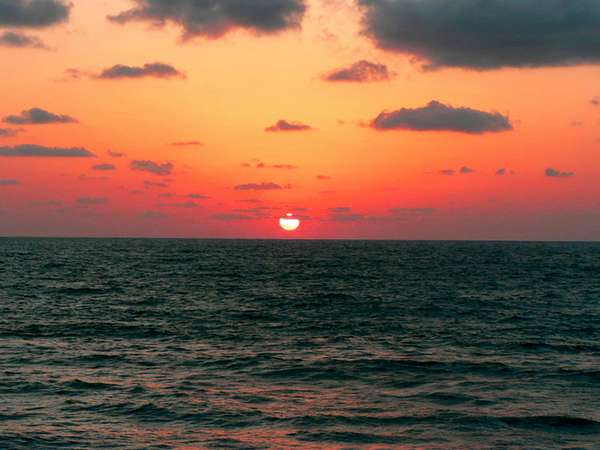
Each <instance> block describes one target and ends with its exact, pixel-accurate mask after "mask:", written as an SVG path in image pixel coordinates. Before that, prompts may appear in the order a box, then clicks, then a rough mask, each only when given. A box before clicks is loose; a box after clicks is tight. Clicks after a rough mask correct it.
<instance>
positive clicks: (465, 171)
mask: <svg viewBox="0 0 600 450" xmlns="http://www.w3.org/2000/svg"><path fill="white" fill-rule="evenodd" d="M458 173H461V174H463V175H468V174H470V173H475V169H471V168H470V167H466V166H463V167H461V168H460V169H458Z"/></svg>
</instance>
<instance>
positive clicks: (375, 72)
mask: <svg viewBox="0 0 600 450" xmlns="http://www.w3.org/2000/svg"><path fill="white" fill-rule="evenodd" d="M392 76H393V74H392V73H391V72H390V71H389V70H388V68H387V66H386V65H385V64H377V63H372V62H369V61H366V60H362V61H358V62H355V63H354V64H352V65H351V66H348V67H342V68H339V69H335V70H333V71H331V72H329V73H328V74H326V75H324V76H323V77H322V79H323V81H329V82H354V83H369V82H374V81H387V80H390V79H391V78H392Z"/></svg>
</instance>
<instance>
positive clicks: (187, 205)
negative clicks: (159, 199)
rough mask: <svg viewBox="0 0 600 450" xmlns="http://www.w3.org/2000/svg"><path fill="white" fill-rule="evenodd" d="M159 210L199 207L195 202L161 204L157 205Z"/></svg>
mask: <svg viewBox="0 0 600 450" xmlns="http://www.w3.org/2000/svg"><path fill="white" fill-rule="evenodd" d="M158 206H159V207H161V208H186V209H189V208H197V207H198V206H199V205H198V203H196V202H191V201H190V202H183V203H161V204H160V205H158Z"/></svg>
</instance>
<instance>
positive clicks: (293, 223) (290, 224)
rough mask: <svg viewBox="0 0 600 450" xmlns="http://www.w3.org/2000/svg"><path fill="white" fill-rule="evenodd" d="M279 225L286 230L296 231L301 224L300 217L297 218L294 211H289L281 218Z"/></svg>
mask: <svg viewBox="0 0 600 450" xmlns="http://www.w3.org/2000/svg"><path fill="white" fill-rule="evenodd" d="M279 226H280V227H281V228H283V229H284V230H285V231H295V230H297V229H298V227H299V226H300V219H296V218H295V217H294V215H293V214H292V213H287V214H286V215H285V216H284V217H282V218H281V219H279Z"/></svg>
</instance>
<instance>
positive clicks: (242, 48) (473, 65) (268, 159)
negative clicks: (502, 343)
mask: <svg viewBox="0 0 600 450" xmlns="http://www.w3.org/2000/svg"><path fill="white" fill-rule="evenodd" d="M43 3H44V2H40V1H39V0H28V1H26V0H10V1H8V3H7V4H9V6H11V8H12V9H10V8H9V9H8V10H6V11H2V9H1V7H0V58H1V59H2V61H3V62H2V70H1V72H0V77H1V78H0V79H1V83H0V98H1V99H2V102H0V118H1V119H3V122H2V123H0V164H1V166H0V234H1V235H6V236H14V235H18V236H173V237H178V236H181V237H265V238H271V237H274V238H283V237H293V238H377V239H532V240H538V239H539V240H546V239H552V240H588V239H589V240H596V239H600V195H599V194H600V165H599V162H600V156H599V154H598V150H599V148H600V141H599V139H600V101H596V100H595V99H596V98H597V97H596V96H597V95H600V88H599V86H598V79H599V75H600V68H599V67H598V65H597V64H598V63H599V62H600V32H598V31H594V32H589V33H587V34H586V36H587V37H586V39H587V40H588V41H590V42H591V43H590V45H589V46H588V47H589V48H588V47H586V45H582V44H581V43H580V42H579V41H577V36H579V32H581V33H582V34H583V33H584V32H587V29H586V28H585V27H587V26H592V25H593V27H594V30H599V29H600V12H599V11H598V8H595V7H594V6H593V5H594V3H593V2H592V3H590V2H588V1H584V0H573V1H572V2H571V3H569V4H567V3H564V2H556V1H554V0H550V1H549V2H548V3H549V4H552V5H553V9H552V10H551V12H549V11H546V10H545V7H539V3H536V2H533V1H532V0H524V2H523V5H522V8H521V9H518V10H515V9H514V8H512V9H511V8H510V4H511V3H514V2H509V1H508V0H506V1H504V2H503V1H499V2H496V3H497V5H496V7H495V8H496V9H499V10H493V11H489V10H486V8H487V6H486V5H489V3H486V2H483V1H481V0H460V1H458V2H457V3H455V6H456V5H458V7H456V8H452V7H451V4H450V3H449V2H448V1H447V0H442V1H438V2H437V3H436V2H434V1H433V0H424V1H422V2H417V0H372V1H370V2H367V1H366V0H363V1H360V0H359V1H354V0H307V1H303V0H273V1H266V0H257V1H256V2H254V3H253V2H248V5H246V6H243V7H240V6H239V2H233V1H232V0H207V1H206V2H204V1H203V2H200V1H195V0H176V1H172V2H165V1H162V0H133V1H130V0H93V1H89V0H85V1H83V0H74V1H73V2H72V5H71V6H69V5H68V3H67V2H66V1H62V0H51V1H50V2H49V4H50V6H52V8H50V9H48V8H49V7H48V2H46V3H45V5H46V6H44V5H43ZM205 4H209V5H210V8H206V7H204V6H202V5H205ZM236 4H238V6H236ZM503 4H505V5H506V6H505V7H504V6H502V5H503ZM552 5H551V6H552ZM0 6H1V5H0ZM259 6H261V7H259ZM43 8H46V9H43ZM503 8H505V9H503ZM561 8H562V9H561ZM570 8H579V9H578V10H577V11H579V12H581V11H584V12H586V15H585V17H587V21H586V20H583V19H582V20H581V23H580V22H578V21H577V17H580V16H574V15H572V13H573V11H571V9H570ZM586 8H589V11H587V10H586ZM450 9H451V12H452V14H450V12H449V11H450ZM469 11H470V12H471V13H469ZM3 14H4V17H2V15H3ZM549 14H554V15H555V16H552V18H553V19H555V20H554V21H550V22H551V25H547V22H548V21H544V20H542V19H543V18H544V17H548V15H549ZM490 17H492V19H490ZM573 17H575V19H573ZM567 19H569V20H567ZM502 20H504V21H505V22H502ZM490 21H491V22H490ZM507 24H508V30H509V31H508V32H507V31H505V30H506V29H507V26H506V25H507ZM589 24H591V25H589ZM459 25H460V26H459ZM469 27H471V28H469ZM548 27H554V28H552V29H549V28H548ZM482 30H486V31H485V32H484V31H482ZM477 33H481V37H479V36H478V34H477ZM503 33H505V34H503ZM506 33H508V34H506ZM594 33H596V34H594ZM511 36H518V37H519V39H512V37H511ZM509 38H510V39H509ZM556 39H559V40H556ZM572 40H573V41H574V43H573V42H571V41H572ZM586 42H587V41H586ZM596 44H598V45H596ZM596 49H597V50H596ZM432 102H433V103H432ZM383 112H385V114H382V115H380V114H381V113H383ZM376 119H377V120H376ZM173 143H178V144H179V145H173ZM182 143H183V144H186V145H182ZM73 149H79V150H73ZM109 152H111V153H109ZM32 154H33V156H32ZM117 154H118V155H117ZM461 168H462V170H461ZM101 169H103V170H101ZM499 169H504V170H503V171H500V172H499ZM287 212H292V213H295V214H297V215H298V216H300V217H301V218H302V219H304V220H303V223H302V227H301V228H300V229H299V230H298V231H296V232H294V233H291V234H290V233H287V234H286V233H285V232H284V231H282V230H281V229H280V228H279V226H278V218H279V217H280V216H281V215H283V214H285V213H287Z"/></svg>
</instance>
